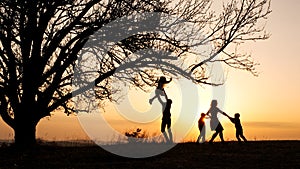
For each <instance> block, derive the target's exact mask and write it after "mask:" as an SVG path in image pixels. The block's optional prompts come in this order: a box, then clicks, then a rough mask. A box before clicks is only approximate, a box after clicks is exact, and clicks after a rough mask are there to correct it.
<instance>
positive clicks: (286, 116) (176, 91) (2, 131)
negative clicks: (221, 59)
mask: <svg viewBox="0 0 300 169" xmlns="http://www.w3.org/2000/svg"><path fill="white" fill-rule="evenodd" d="M299 8H300V1H291V0H287V1H272V10H273V12H272V13H271V15H270V17H269V19H268V22H267V25H266V30H267V31H269V32H270V33H271V34H272V36H271V38H270V39H268V40H266V41H263V42H255V43H252V42H251V43H246V44H244V45H243V49H245V50H246V51H247V52H250V53H251V54H252V56H253V58H254V59H255V60H256V61H257V62H259V63H260V65H259V66H258V67H257V69H258V72H260V73H259V76H258V77H254V76H252V75H251V74H250V73H248V72H244V71H241V70H234V69H227V68H225V69H226V71H228V77H227V79H226V82H225V100H224V106H221V105H220V108H221V109H222V110H223V111H224V112H226V113H227V114H228V115H230V116H233V115H234V114H235V113H240V114H241V117H240V118H241V123H242V126H243V129H244V135H245V136H246V138H247V139H249V140H300V132H299V131H300V122H299V119H300V110H299V108H298V105H299V101H300V88H299V86H300V76H299V74H300V66H299V63H300V57H299V52H298V48H299V39H300V34H299V33H298V32H299V30H300V20H299V17H297V16H300V11H299ZM166 91H167V93H168V96H169V97H170V98H171V99H173V105H172V109H171V113H172V125H173V124H174V123H176V121H177V120H178V118H179V114H180V113H197V116H196V117H195V119H194V121H184V120H183V121H182V123H185V124H187V123H190V124H191V126H192V128H191V130H190V131H189V133H188V134H187V136H186V137H185V138H184V139H183V140H181V141H195V140H196V139H197V137H198V135H199V131H198V128H197V121H198V119H199V117H200V114H201V113H202V112H203V113H206V112H207V110H208V109H209V107H210V102H211V100H212V99H213V98H212V87H210V86H204V87H198V91H197V92H198V94H199V98H200V101H199V103H198V104H197V106H198V107H197V108H198V112H190V110H189V109H187V110H185V112H180V110H181V108H182V106H183V105H182V104H181V103H182V98H181V92H182V89H180V88H179V87H178V85H177V84H176V81H173V82H171V83H170V84H168V85H167V88H166ZM153 92H154V91H153ZM195 92H196V91H195ZM152 94H153V93H152ZM150 95H151V94H145V93H142V92H140V91H138V92H132V93H129V94H128V97H129V100H130V101H131V103H132V107H133V108H134V109H135V110H137V111H140V112H147V111H148V110H150V108H151V106H150V105H149V103H148V100H147V99H148V98H149V97H150ZM190 102H192V100H191V101H190ZM193 106H195V105H194V104H191V105H190V107H191V108H192V107H193ZM128 110H129V109H126V108H123V109H122V110H119V111H122V112H123V111H124V112H125V113H126V111H128ZM154 111H156V112H161V110H160V109H159V108H157V107H156V108H154V109H153V112H154ZM149 113H151V112H149ZM53 114H54V115H53V116H52V117H50V118H48V119H47V118H44V119H42V120H41V121H40V123H39V124H38V126H37V137H38V138H41V139H45V140H54V141H55V140H57V141H58V140H86V139H89V137H88V136H87V134H86V133H85V131H84V129H83V128H82V126H81V125H80V122H79V120H78V117H76V116H74V115H71V116H66V115H65V114H63V113H62V112H55V113H53ZM102 115H103V116H104V117H105V119H106V120H107V121H108V123H109V124H110V125H111V126H112V127H113V128H114V129H115V130H116V131H118V132H119V133H121V134H124V133H125V132H126V131H128V130H131V129H136V128H142V130H143V131H146V132H148V133H149V135H150V136H153V135H159V134H160V122H161V116H159V117H158V118H157V119H154V120H153V121H151V122H149V123H135V122H130V121H129V120H128V119H126V118H124V117H123V116H122V115H120V114H119V112H118V110H116V109H115V107H114V106H112V105H110V107H108V108H107V110H106V112H102ZM220 119H221V123H222V125H223V127H224V129H225V130H224V138H225V140H236V138H235V128H234V125H233V124H232V123H231V122H230V121H229V120H228V118H226V117H224V116H223V117H220ZM92 125H95V127H98V128H101V124H92ZM177 130H179V129H176V130H175V129H174V131H173V132H174V134H175V135H176V132H179V131H177ZM13 137H14V136H13V130H12V129H10V128H9V127H8V126H7V125H6V124H4V122H3V120H2V119H1V118H0V140H12V139H13ZM208 138H209V136H208ZM110 139H112V138H108V140H110ZM216 140H218V137H217V139H216Z"/></svg>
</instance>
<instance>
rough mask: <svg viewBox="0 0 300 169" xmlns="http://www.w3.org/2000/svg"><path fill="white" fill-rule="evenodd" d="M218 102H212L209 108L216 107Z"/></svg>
mask: <svg viewBox="0 0 300 169" xmlns="http://www.w3.org/2000/svg"><path fill="white" fill-rule="evenodd" d="M217 105H218V101H217V100H212V101H211V104H210V106H211V107H217Z"/></svg>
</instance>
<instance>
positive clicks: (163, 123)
mask: <svg viewBox="0 0 300 169" xmlns="http://www.w3.org/2000/svg"><path fill="white" fill-rule="evenodd" d="M166 125H167V123H166V121H165V120H162V123H161V128H160V131H161V132H162V133H163V135H164V138H165V140H166V142H169V141H170V140H169V137H168V135H167V133H166V132H165V128H166Z"/></svg>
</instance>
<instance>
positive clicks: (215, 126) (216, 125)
mask: <svg viewBox="0 0 300 169" xmlns="http://www.w3.org/2000/svg"><path fill="white" fill-rule="evenodd" d="M217 105H218V101H217V100H212V101H211V105H210V109H209V110H208V112H207V113H206V115H209V114H211V120H210V127H211V129H212V130H215V131H216V132H215V133H214V134H213V135H212V138H211V139H210V141H209V142H210V143H212V142H213V141H214V139H215V138H216V137H217V135H218V134H219V136H220V139H221V141H222V142H223V143H224V138H223V130H224V128H223V126H222V125H221V123H220V121H219V119H218V116H217V115H218V113H221V114H223V115H225V116H226V113H225V112H223V111H222V110H220V109H219V108H218V107H217Z"/></svg>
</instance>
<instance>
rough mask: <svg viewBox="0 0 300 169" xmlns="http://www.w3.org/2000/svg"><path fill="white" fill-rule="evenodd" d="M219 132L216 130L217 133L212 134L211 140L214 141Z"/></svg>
mask: <svg viewBox="0 0 300 169" xmlns="http://www.w3.org/2000/svg"><path fill="white" fill-rule="evenodd" d="M218 134H219V133H218V132H215V133H214V134H213V135H212V137H211V139H210V140H209V142H210V143H212V142H213V141H214V139H215V138H216V137H217V135H218Z"/></svg>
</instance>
